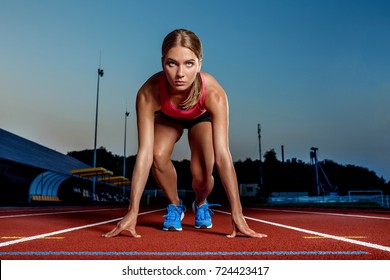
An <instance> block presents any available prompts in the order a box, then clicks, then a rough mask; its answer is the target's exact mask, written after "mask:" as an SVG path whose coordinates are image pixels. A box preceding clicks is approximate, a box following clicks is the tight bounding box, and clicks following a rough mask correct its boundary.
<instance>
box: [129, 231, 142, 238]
mask: <svg viewBox="0 0 390 280" xmlns="http://www.w3.org/2000/svg"><path fill="white" fill-rule="evenodd" d="M129 231H130V233H131V235H132V236H133V237H135V238H141V235H139V234H138V233H137V232H136V231H135V229H131V230H129Z"/></svg>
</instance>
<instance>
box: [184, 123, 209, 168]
mask: <svg viewBox="0 0 390 280" xmlns="http://www.w3.org/2000/svg"><path fill="white" fill-rule="evenodd" d="M188 141H189V144H190V148H191V171H192V172H193V173H197V172H201V173H203V175H205V174H204V173H207V174H209V175H211V174H212V172H213V167H214V148H213V139H212V130H211V122H208V121H207V122H200V123H198V124H196V125H194V126H193V127H191V128H190V129H189V130H188Z"/></svg>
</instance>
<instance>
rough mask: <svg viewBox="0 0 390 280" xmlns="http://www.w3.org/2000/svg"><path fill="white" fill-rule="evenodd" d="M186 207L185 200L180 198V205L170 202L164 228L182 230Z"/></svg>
mask: <svg viewBox="0 0 390 280" xmlns="http://www.w3.org/2000/svg"><path fill="white" fill-rule="evenodd" d="M185 211H186V207H185V206H184V205H183V201H181V200H180V205H179V206H176V205H174V204H169V205H168V207H167V214H165V215H164V216H163V217H165V221H164V223H163V230H176V231H181V230H182V227H181V221H182V220H183V218H184V212H185Z"/></svg>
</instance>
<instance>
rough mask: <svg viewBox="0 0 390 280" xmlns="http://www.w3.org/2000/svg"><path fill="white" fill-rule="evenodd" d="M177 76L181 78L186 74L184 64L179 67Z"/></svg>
mask: <svg viewBox="0 0 390 280" xmlns="http://www.w3.org/2000/svg"><path fill="white" fill-rule="evenodd" d="M176 76H177V77H179V78H181V77H183V76H184V72H183V66H181V65H180V66H179V67H177V72H176Z"/></svg>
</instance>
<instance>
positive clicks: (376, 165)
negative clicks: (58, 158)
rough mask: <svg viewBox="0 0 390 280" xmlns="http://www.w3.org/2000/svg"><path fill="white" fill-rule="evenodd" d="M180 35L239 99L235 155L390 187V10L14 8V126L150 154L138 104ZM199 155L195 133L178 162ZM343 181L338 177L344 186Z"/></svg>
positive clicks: (266, 2) (50, 138)
mask: <svg viewBox="0 0 390 280" xmlns="http://www.w3.org/2000/svg"><path fill="white" fill-rule="evenodd" d="M175 28H187V29H191V30H193V31H194V32H195V33H196V34H198V36H199V37H200V39H201V40H202V42H203V46H204V61H203V71H206V72H209V73H211V74H212V75H214V76H215V77H216V78H217V80H219V82H220V83H221V84H222V86H223V87H224V89H225V90H226V92H227V94H228V96H229V105H230V147H231V152H232V155H233V158H234V160H245V159H247V158H252V159H258V157H259V148H258V138H257V124H258V123H260V124H261V128H262V131H261V140H262V152H263V153H264V152H266V151H268V150H270V149H275V151H276V153H277V157H278V158H279V159H281V146H282V145H283V146H284V151H285V159H291V158H297V159H300V160H302V161H304V162H310V148H311V147H317V148H318V149H319V153H318V158H319V160H323V159H330V160H334V161H336V162H338V163H340V164H353V165H358V166H363V167H367V168H368V169H370V170H373V171H375V172H376V173H377V174H378V175H379V176H383V177H384V178H385V179H386V180H390V149H389V143H390V110H389V104H390V52H389V49H390V36H389V35H390V33H389V30H390V1H379V0H374V1H372V0H366V1H361V0H350V1H347V0H337V1H333V0H329V1H320V0H318V1H316V0H307V1H306V0H297V1H290V0H258V1H256V0H253V1H249V0H240V1H217V0H198V1H186V0H181V1H176V0H173V1H171V0H167V1H157V0H156V1H152V0H145V1H118V0H110V1H108V0H106V1H103V0H97V1H86V0H80V1H76V0H66V1H65V0H55V1H52V0H47V1H44V0H34V1H30V0H24V1H22V0H1V9H0V42H1V43H0V81H1V82H0V95H1V103H0V127H1V128H3V129H6V130H8V131H11V132H13V133H16V134H18V135H20V136H22V137H25V138H28V139H30V140H33V141H35V142H38V143H40V144H43V145H45V146H48V147H50V148H52V149H55V150H57V151H60V152H63V153H66V152H68V151H74V150H82V149H92V148H93V144H94V125H95V102H96V89H97V69H98V67H99V56H100V53H101V67H102V68H103V69H104V72H105V75H104V77H102V78H101V79H100V99H99V122H98V143H97V145H98V146H104V147H106V148H107V150H109V151H112V152H113V153H114V154H119V155H123V145H124V139H123V138H124V119H125V111H126V106H127V108H128V110H129V111H130V116H129V118H128V127H127V131H128V136H127V155H132V154H135V153H136V149H137V133H136V125H135V112H134V106H135V105H134V99H135V95H136V92H137V90H138V88H139V87H140V86H141V85H142V83H143V82H144V81H145V80H146V79H147V78H148V77H149V76H150V75H152V74H153V73H155V72H157V71H160V69H161V65H160V56H161V54H160V46H161V42H162V40H163V38H164V36H165V35H166V34H167V33H168V32H170V31H171V30H173V29H175ZM188 157H189V150H188V147H187V144H186V139H185V138H183V139H182V140H181V141H180V142H179V144H178V145H177V149H176V150H175V152H174V158H175V159H179V160H181V159H183V158H188ZM330 179H331V178H330Z"/></svg>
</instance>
